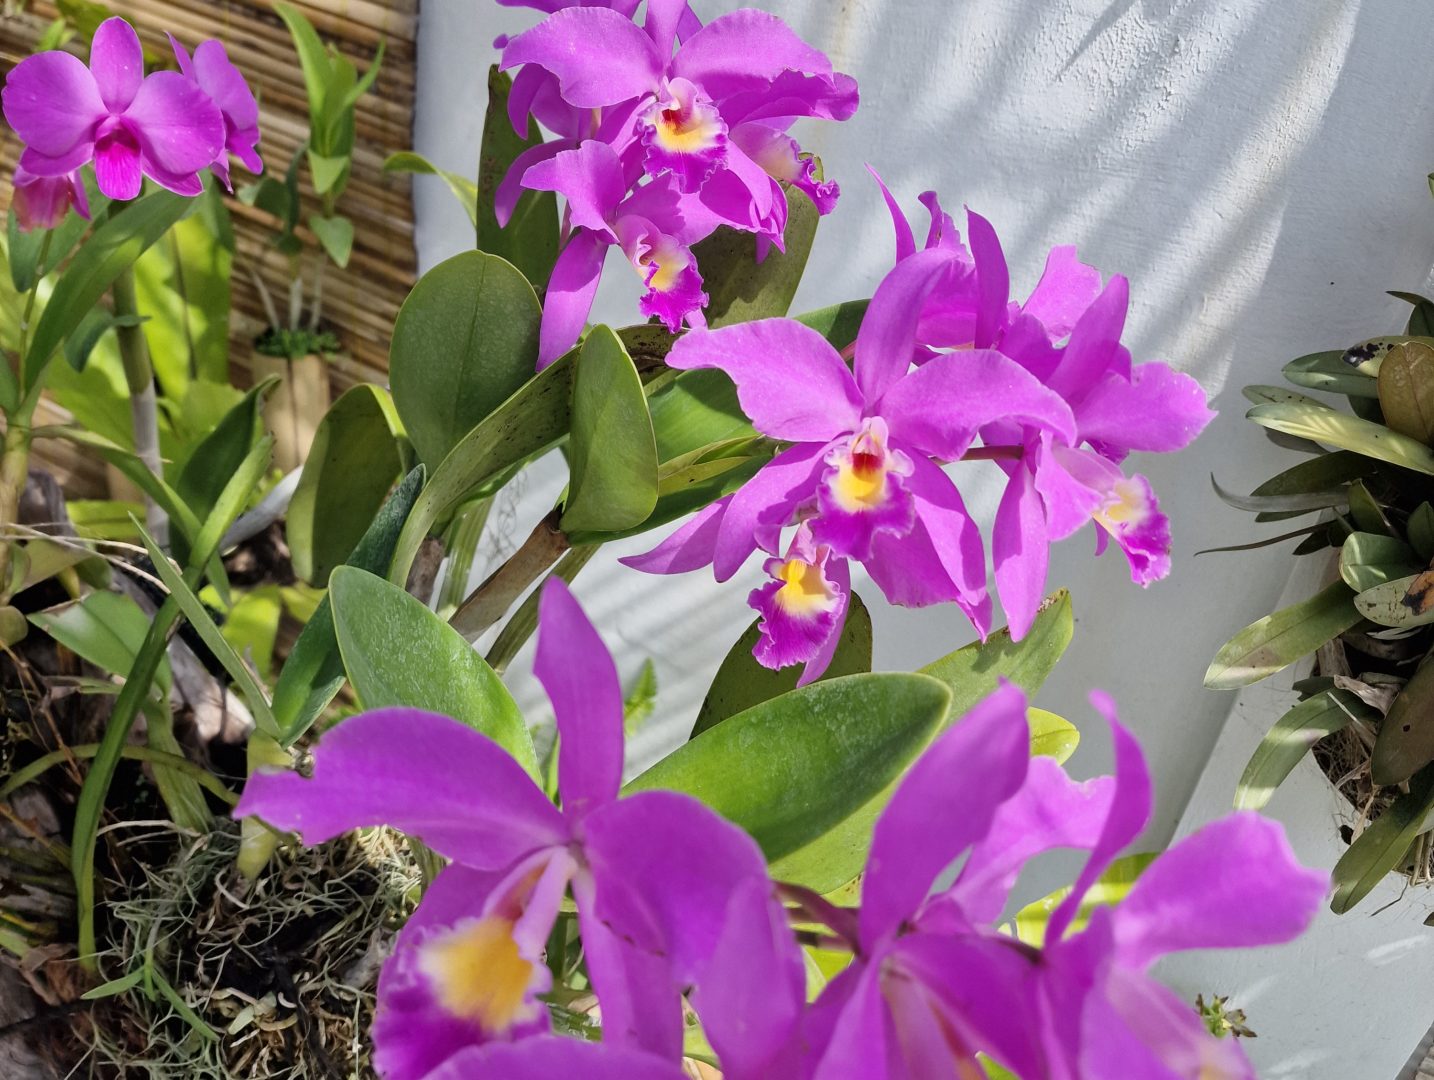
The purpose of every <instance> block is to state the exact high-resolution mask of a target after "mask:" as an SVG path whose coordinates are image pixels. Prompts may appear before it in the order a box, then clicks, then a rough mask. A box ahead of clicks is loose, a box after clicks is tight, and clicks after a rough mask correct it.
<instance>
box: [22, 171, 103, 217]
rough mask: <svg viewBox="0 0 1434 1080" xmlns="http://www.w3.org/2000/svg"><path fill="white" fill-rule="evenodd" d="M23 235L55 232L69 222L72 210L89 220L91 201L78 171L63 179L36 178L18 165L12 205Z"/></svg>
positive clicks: (57, 177) (59, 177) (53, 177)
mask: <svg viewBox="0 0 1434 1080" xmlns="http://www.w3.org/2000/svg"><path fill="white" fill-rule="evenodd" d="M10 205H11V207H12V208H13V209H14V211H15V220H16V221H17V222H18V223H19V225H20V231H21V232H30V231H31V230H33V229H53V228H54V227H55V226H56V225H58V224H59V223H60V222H62V221H64V220H65V215H66V214H68V213H69V212H70V207H72V206H73V207H74V208H75V213H77V214H79V215H80V217H82V218H84V219H85V220H86V221H88V220H89V218H90V199H89V195H88V194H87V193H86V191H85V184H84V181H83V180H81V179H80V174H79V172H78V171H75V172H70V173H66V174H65V175H63V176H36V175H35V174H34V173H32V172H30V171H29V170H28V169H26V168H25V166H23V165H17V166H15V189H14V192H13V197H12V199H11V202H10Z"/></svg>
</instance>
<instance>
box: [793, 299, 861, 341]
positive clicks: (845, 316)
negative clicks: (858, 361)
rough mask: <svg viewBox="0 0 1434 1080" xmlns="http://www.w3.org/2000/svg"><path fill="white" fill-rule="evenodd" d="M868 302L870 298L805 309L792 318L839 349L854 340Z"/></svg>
mask: <svg viewBox="0 0 1434 1080" xmlns="http://www.w3.org/2000/svg"><path fill="white" fill-rule="evenodd" d="M870 304H871V301H870V300H848V301H846V302H845V303H842V304H833V305H832V306H831V307H824V308H818V309H817V310H816V311H807V312H804V313H802V314H801V315H795V316H793V318H794V319H795V320H796V321H797V322H799V323H801V324H802V325H803V326H810V327H811V328H812V329H813V330H815V331H816V332H817V333H819V334H821V336H822V337H824V338H826V339H827V341H829V342H831V345H832V348H834V349H838V350H840V349H845V348H846V347H847V346H848V345H850V344H852V343H853V342H854V341H856V335H857V331H859V330H860V329H861V320H862V319H864V318H866V309H867V307H868V306H869V305H870Z"/></svg>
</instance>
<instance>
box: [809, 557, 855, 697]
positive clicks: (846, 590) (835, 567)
mask: <svg viewBox="0 0 1434 1080" xmlns="http://www.w3.org/2000/svg"><path fill="white" fill-rule="evenodd" d="M827 580H828V581H830V582H831V583H832V585H833V586H834V587H835V588H836V590H837V594H838V595H839V596H840V597H841V607H840V609H839V610H838V611H837V617H836V628H835V629H834V630H833V632H832V633H831V634H830V635H828V637H827V640H826V642H825V643H824V644H823V645H822V647H821V648H820V649H818V650H817V654H816V656H814V657H812V658H811V659H810V660H808V661H807V663H806V666H805V667H803V668H802V674H801V677H800V678H798V679H797V686H798V687H803V686H806V685H808V684H809V683H813V682H816V680H818V679H820V678H821V677H822V676H823V675H824V674H826V670H827V668H829V667H830V666H831V662H832V658H833V657H834V656H836V651H837V647H838V646H839V645H841V635H842V629H843V628H844V627H845V626H846V612H847V607H848V605H849V604H850V603H851V567H850V566H849V565H848V564H847V561H846V560H845V559H832V560H829V561H828V563H827Z"/></svg>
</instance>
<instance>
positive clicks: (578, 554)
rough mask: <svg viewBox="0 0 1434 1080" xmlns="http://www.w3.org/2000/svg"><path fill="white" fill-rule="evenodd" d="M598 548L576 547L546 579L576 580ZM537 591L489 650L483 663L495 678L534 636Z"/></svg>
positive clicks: (584, 545) (596, 546)
mask: <svg viewBox="0 0 1434 1080" xmlns="http://www.w3.org/2000/svg"><path fill="white" fill-rule="evenodd" d="M600 546H601V545H600V544H578V545H577V546H576V547H573V548H572V549H570V550H569V551H568V553H567V554H566V555H564V556H563V557H562V558H561V559H559V560H558V565H557V566H555V567H553V572H552V573H551V574H550V575H549V577H559V578H562V579H563V580H564V581H566V582H568V583H569V584H571V583H572V580H573V578H575V577H577V576H578V571H579V570H581V569H582V568H583V567H584V566H586V565H587V564H588V560H589V559H591V558H592V557H593V556H594V555H596V554H597V549H598V548H599V547H600ZM539 594H540V590H538V589H534V590H533V591H532V592H531V593H529V594H528V598H527V599H526V600H524V601H523V606H522V607H520V608H519V609H518V610H517V611H515V612H513V617H512V618H511V619H509V620H508V624H507V625H506V626H504V627H503V630H502V632H501V633H499V635H498V640H496V641H495V642H493V647H492V648H491V649H489V650H488V655H487V656H485V657H484V658H483V659H484V660H486V661H487V662H488V666H489V667H491V668H492V669H493V670H494V671H495V672H496V673H497V674H499V675H501V674H503V672H504V671H506V670H507V668H508V665H509V664H511V663H512V662H513V657H515V656H517V655H518V650H519V649H521V648H522V647H523V643H524V642H526V641H527V640H528V639H529V638H530V637H532V636H533V631H534V630H536V629H537V628H538V598H539Z"/></svg>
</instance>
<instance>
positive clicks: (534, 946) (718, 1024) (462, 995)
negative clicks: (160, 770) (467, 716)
mask: <svg viewBox="0 0 1434 1080" xmlns="http://www.w3.org/2000/svg"><path fill="white" fill-rule="evenodd" d="M534 671H535V673H536V674H537V676H538V678H539V679H540V680H541V682H542V683H543V686H544V687H545V688H546V690H547V692H548V696H549V699H550V700H551V701H552V704H553V709H554V712H555V714H556V718H557V726H558V732H559V736H560V742H559V749H558V787H559V793H560V795H561V799H562V808H561V809H558V808H556V807H554V806H553V805H552V803H550V802H549V801H548V800H547V798H546V797H545V796H544V795H543V792H542V789H541V788H539V787H538V786H537V785H536V784H535V783H534V782H533V781H532V779H531V778H530V777H529V776H528V775H527V774H526V773H525V772H524V771H523V769H522V767H521V766H519V765H518V763H517V762H516V761H515V760H514V759H513V758H512V757H510V756H509V755H508V754H507V753H506V752H505V751H504V750H503V749H502V748H501V747H499V746H498V745H497V744H496V743H494V742H492V741H491V740H489V739H488V738H486V737H485V736H483V735H481V734H479V733H477V732H475V731H473V730H471V729H469V728H467V727H464V726H463V725H462V724H460V723H458V722H457V721H456V720H451V719H449V718H447V717H443V716H435V715H433V714H430V713H423V712H419V711H417V710H413V709H383V710H379V711H376V712H370V713H366V714H363V715H361V716H358V717H355V718H353V719H350V720H346V721H345V722H344V723H343V724H341V725H340V726H338V727H337V728H335V729H333V730H332V731H330V732H328V733H326V734H325V735H324V737H323V739H322V740H321V741H320V743H319V745H318V747H317V748H316V749H315V751H314V771H313V778H312V779H309V780H305V779H303V778H302V777H300V776H298V775H297V774H295V773H292V772H282V773H263V772H261V773H258V774H256V775H254V776H253V777H251V778H250V780H249V782H248V785H247V786H246V788H245V792H244V797H243V799H242V800H241V802H240V804H239V806H238V807H237V808H236V810H235V813H236V814H237V815H238V816H241V817H243V816H248V815H251V814H252V815H259V816H261V817H263V818H264V819H265V820H266V821H268V822H270V823H271V824H273V825H275V826H277V827H280V828H283V829H288V830H294V831H298V832H300V833H301V834H302V837H303V839H304V841H305V842H307V843H319V842H322V841H324V840H326V839H329V838H331V837H333V836H337V835H338V834H340V833H342V832H345V831H347V830H349V829H353V828H356V827H360V826H365V825H376V824H388V825H391V826H393V827H395V828H398V829H401V830H403V831H404V832H407V833H409V834H411V835H414V836H417V837H419V838H421V839H422V840H423V841H424V842H425V843H426V844H428V845H429V846H431V847H432V848H433V849H434V850H436V851H438V852H439V853H440V854H443V855H445V856H447V857H449V858H450V859H452V860H453V862H452V865H450V866H449V867H448V868H447V869H445V870H444V871H443V872H442V873H440V874H439V875H438V877H437V878H436V879H435V880H434V882H433V884H432V885H431V886H430V887H429V889H428V891H427V893H426V894H425V896H424V899H423V902H422V903H421V904H420V905H419V907H418V910H417V911H416V912H415V913H414V915H413V917H412V918H411V919H410V920H409V922H408V923H407V925H405V927H404V928H403V930H402V931H401V932H400V934H399V935H398V938H397V941H396V943H395V947H394V952H393V955H392V957H391V958H390V959H389V960H388V962H387V963H386V964H385V966H384V969H383V973H382V975H381V977H380V981H379V988H378V995H379V1008H378V1013H377V1016H376V1018H375V1021H374V1031H373V1038H374V1045H375V1061H376V1063H377V1065H378V1068H379V1070H380V1072H382V1073H383V1074H384V1075H385V1076H388V1077H391V1078H396V1080H406V1078H409V1077H421V1076H425V1075H427V1074H428V1073H429V1071H430V1070H432V1069H436V1068H438V1067H440V1066H441V1065H443V1063H444V1062H445V1061H448V1060H449V1059H450V1058H451V1057H453V1055H455V1054H458V1053H459V1052H460V1051H463V1050H464V1049H465V1048H467V1047H474V1046H480V1045H482V1044H484V1043H488V1042H492V1041H501V1040H507V1039H515V1038H523V1037H525V1036H528V1035H533V1034H538V1033H541V1032H543V1031H546V1030H547V1029H548V1026H549V1021H548V1013H547V1009H546V1007H545V1006H544V1004H543V1003H542V1002H541V1001H540V1000H539V998H538V995H540V994H542V993H544V992H545V991H547V990H548V989H549V988H550V982H551V975H550V973H549V971H548V968H547V966H546V965H545V964H544V962H543V959H542V954H543V949H544V945H545V943H546V941H547V939H548V936H549V933H550V931H551V929H552V927H553V924H554V921H555V920H556V919H557V917H558V912H559V906H560V904H561V902H562V899H563V897H564V895H565V894H566V892H567V890H568V889H569V888H571V889H572V893H573V896H574V898H575V899H576V901H577V909H578V923H579V927H580V929H581V933H582V940H583V948H584V954H585V956H586V958H587V963H588V970H589V974H590V977H591V981H592V985H593V987H594V989H595V990H596V992H597V995H598V998H599V1001H600V1003H601V1007H602V1016H603V1031H604V1039H605V1041H606V1042H610V1043H616V1044H619V1045H621V1046H625V1047H637V1048H641V1049H644V1050H648V1051H651V1052H653V1053H656V1054H659V1055H661V1056H663V1057H666V1058H668V1059H669V1060H676V1058H677V1056H678V1054H679V1052H680V1049H681V1042H682V1014H681V1008H680V995H681V991H682V989H683V988H684V987H687V986H690V985H693V984H697V986H698V988H699V994H701V993H703V992H705V987H706V986H707V985H708V984H710V985H711V987H712V990H713V996H714V1007H713V1010H712V1011H713V1018H714V1021H715V1023H713V1024H709V1027H710V1028H711V1033H712V1035H713V1038H714V1046H718V1048H719V1051H720V1050H721V1047H722V1046H725V1045H729V1043H730V1039H731V1037H732V1036H731V1034H730V1032H729V1029H728V1028H727V1027H726V1026H724V1023H723V1019H724V1017H725V1016H727V1015H728V1014H729V1012H731V1010H730V1009H729V1008H728V1007H727V1006H726V1000H727V999H728V998H731V997H734V996H736V997H740V996H741V995H740V994H738V993H737V992H736V990H734V989H733V980H740V979H741V978H742V977H743V974H742V969H741V968H740V967H739V968H738V969H736V970H732V969H731V965H732V964H737V965H745V964H748V963H758V964H760V962H761V961H760V958H759V957H755V956H751V955H744V956H741V957H736V956H732V955H730V954H719V952H718V946H719V945H720V944H721V942H722V941H723V940H726V939H728V938H729V937H730V936H731V935H733V934H738V933H741V932H742V930H741V928H736V929H734V928H733V927H732V925H731V922H732V920H731V918H729V908H730V909H731V910H732V911H735V912H738V913H740V914H742V915H744V916H747V915H750V914H751V913H752V912H753V910H755V911H756V912H757V914H758V916H759V917H761V918H762V919H764V920H765V923H770V922H771V921H772V920H773V919H775V920H779V921H780V920H781V919H782V915H781V911H780V908H779V907H778V906H777V905H776V904H775V902H774V900H773V897H772V893H771V886H770V884H769V883H768V882H767V880H766V876H765V864H764V862H763V860H762V856H761V853H760V851H759V850H758V848H757V846H756V844H755V843H754V842H753V841H752V840H751V839H750V838H749V837H748V836H747V835H746V834H745V833H743V832H742V831H741V830H740V829H738V828H736V827H735V826H733V825H730V824H728V823H727V822H725V821H723V820H722V819H721V818H719V817H718V816H717V815H716V814H715V813H713V812H712V811H711V810H709V809H707V808H706V807H705V806H703V805H702V804H701V803H699V802H698V801H697V800H695V799H693V798H690V797H688V796H685V795H679V794H676V793H673V792H646V793H641V794H637V795H633V796H631V797H629V798H624V799H618V797H617V796H618V787H619V784H620V782H621V774H622V756H623V747H622V711H623V706H622V693H621V690H620V688H619V685H618V678H617V670H616V668H615V667H614V665H613V662H612V658H611V657H610V656H609V655H608V653H607V650H606V649H605V648H604V647H603V643H602V639H601V638H600V637H598V635H597V632H596V630H594V629H593V627H592V624H591V623H589V622H588V620H587V618H586V617H585V616H584V615H583V613H582V610H581V609H580V608H579V607H578V605H577V602H576V600H574V599H573V597H572V595H571V594H570V593H569V592H568V591H567V588H566V587H565V586H564V585H563V584H562V582H561V581H558V580H552V581H549V582H548V584H547V585H545V586H544V589H543V593H542V599H541V602H540V608H539V634H538V648H537V658H536V661H535V664H534ZM734 905H737V906H734ZM764 907H765V909H766V910H765V913H764V910H763V909H764ZM768 938H769V940H771V941H773V942H774V945H773V946H772V947H773V948H775V947H776V946H777V945H778V944H781V942H780V940H779V939H776V938H773V937H771V935H768ZM786 945H787V947H788V948H789V947H790V943H786ZM724 955H725V956H726V961H725V963H724V960H723V956H724ZM772 963H773V964H775V965H777V966H780V965H781V964H782V963H785V961H782V960H780V959H779V960H774V961H773V962H772ZM797 974H798V977H799V975H800V971H799V969H798V973H797ZM748 996H750V995H748ZM784 1034H785V1033H784V1031H783V1030H781V1029H775V1030H774V1032H773V1034H772V1038H781V1037H783V1036H784ZM734 1052H740V1051H734ZM454 1067H455V1068H456V1066H454ZM460 1074H462V1075H467V1074H466V1073H461V1072H455V1073H452V1075H460Z"/></svg>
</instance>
